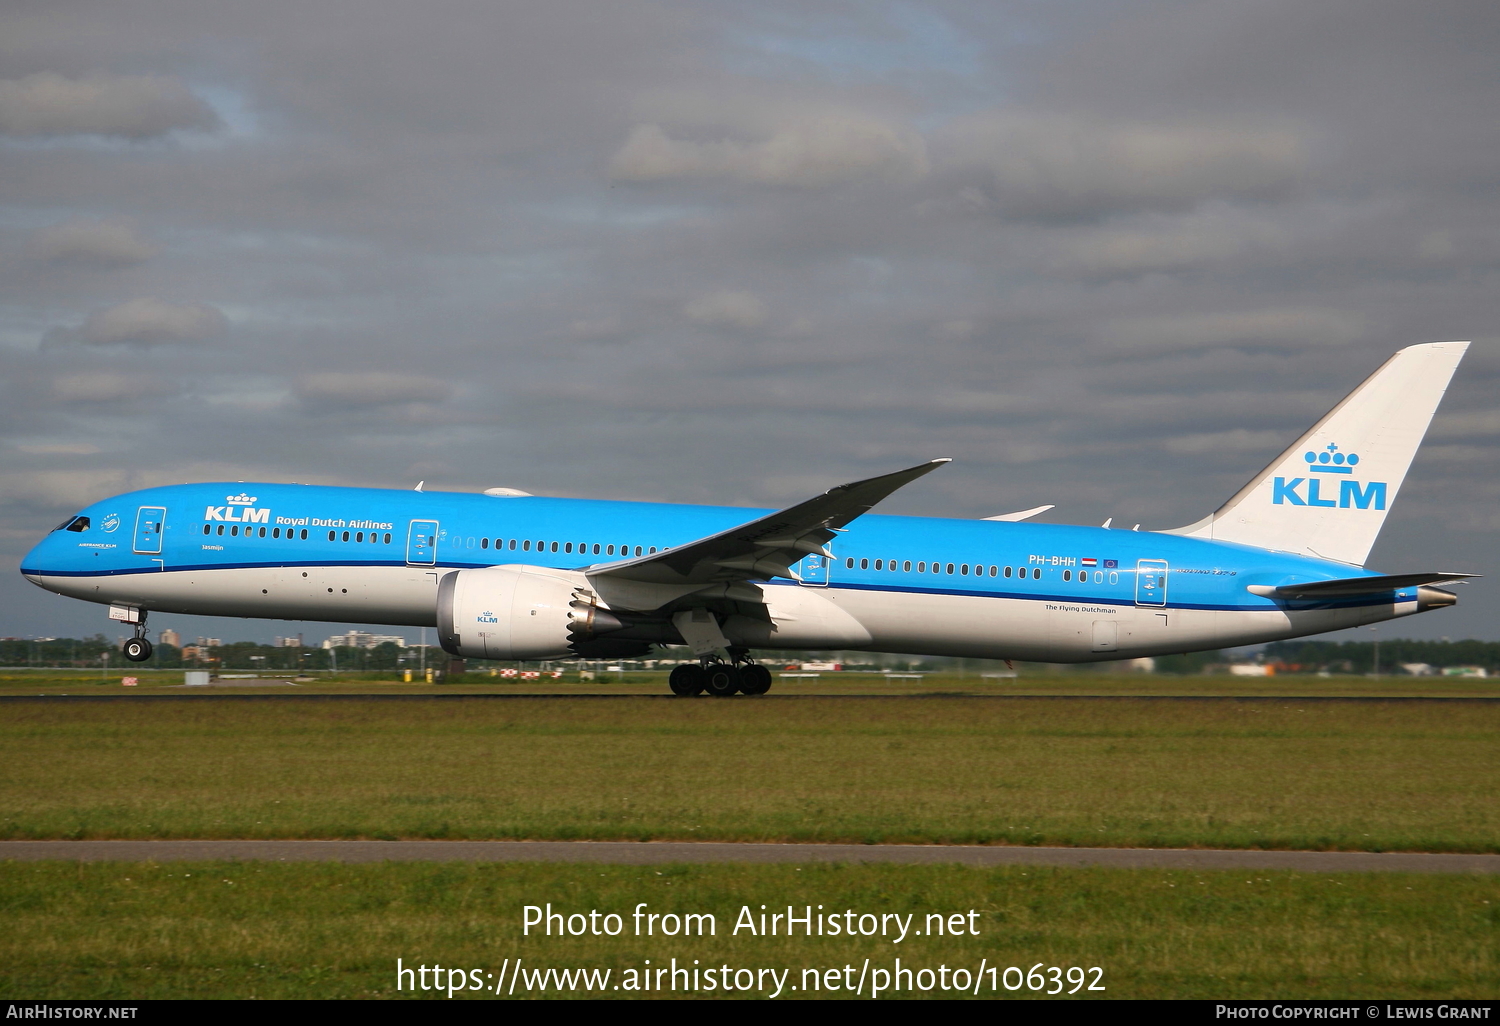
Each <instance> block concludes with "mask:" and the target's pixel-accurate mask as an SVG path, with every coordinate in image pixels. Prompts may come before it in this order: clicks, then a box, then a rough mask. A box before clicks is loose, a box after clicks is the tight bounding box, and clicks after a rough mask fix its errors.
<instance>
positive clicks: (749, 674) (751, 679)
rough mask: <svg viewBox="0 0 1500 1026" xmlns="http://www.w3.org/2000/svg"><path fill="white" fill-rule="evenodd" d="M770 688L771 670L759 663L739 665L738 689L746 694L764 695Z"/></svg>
mask: <svg viewBox="0 0 1500 1026" xmlns="http://www.w3.org/2000/svg"><path fill="white" fill-rule="evenodd" d="M770 690H771V671H770V670H768V669H766V668H765V667H764V666H762V665H760V664H759V663H749V664H747V665H745V666H741V667H740V691H741V693H743V694H746V695H764V694H765V693H766V692H767V691H770Z"/></svg>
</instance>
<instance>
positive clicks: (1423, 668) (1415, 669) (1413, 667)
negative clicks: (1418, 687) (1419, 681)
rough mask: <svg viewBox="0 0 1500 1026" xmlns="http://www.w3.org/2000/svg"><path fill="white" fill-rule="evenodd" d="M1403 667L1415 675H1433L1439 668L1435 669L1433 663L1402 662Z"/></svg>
mask: <svg viewBox="0 0 1500 1026" xmlns="http://www.w3.org/2000/svg"><path fill="white" fill-rule="evenodd" d="M1401 669H1403V670H1405V671H1406V672H1407V673H1409V674H1411V675H1412V676H1413V677H1431V676H1432V675H1433V674H1434V673H1436V672H1437V670H1435V669H1433V666H1432V664H1431V663H1402V664H1401Z"/></svg>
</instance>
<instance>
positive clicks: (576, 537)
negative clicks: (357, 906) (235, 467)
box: [21, 342, 1474, 695]
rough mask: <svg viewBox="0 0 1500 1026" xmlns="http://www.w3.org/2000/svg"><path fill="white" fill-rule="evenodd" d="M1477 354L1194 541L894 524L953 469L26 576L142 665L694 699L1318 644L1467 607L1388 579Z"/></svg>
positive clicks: (107, 560)
mask: <svg viewBox="0 0 1500 1026" xmlns="http://www.w3.org/2000/svg"><path fill="white" fill-rule="evenodd" d="M1467 346H1468V343H1465V342H1434V343H1428V344H1425V345H1417V346H1411V347H1409V348H1406V349H1403V350H1401V351H1400V352H1398V353H1397V354H1396V355H1395V356H1393V357H1391V359H1390V360H1388V361H1387V362H1386V363H1385V364H1384V365H1383V366H1382V367H1380V368H1379V369H1378V370H1377V371H1376V372H1375V373H1374V374H1372V375H1371V376H1370V377H1369V378H1368V379H1366V380H1365V381H1364V383H1363V384H1361V385H1360V386H1359V387H1358V388H1356V389H1355V390H1354V391H1353V392H1351V393H1350V394H1349V395H1348V396H1347V397H1346V398H1345V399H1344V400H1343V401H1342V402H1340V403H1339V404H1338V405H1337V406H1335V407H1334V408H1333V410H1332V411H1330V412H1329V413H1328V414H1327V415H1326V416H1324V417H1323V418H1322V419H1321V420H1319V421H1318V422H1317V423H1316V424H1315V425H1313V426H1312V428H1310V429H1309V430H1308V431H1307V432H1306V433H1304V434H1303V435H1302V437H1301V438H1299V439H1298V440H1297V441H1296V443H1295V444H1293V445H1292V446H1291V447H1290V448H1288V449H1287V450H1286V451H1285V452H1283V453H1282V454H1281V455H1280V456H1278V457H1277V458H1276V459H1275V460H1273V461H1272V463H1271V464H1270V466H1268V467H1266V469H1265V470H1263V471H1262V472H1261V473H1260V474H1258V475H1256V476H1255V477H1254V478H1253V479H1252V480H1251V481H1250V482H1249V483H1248V484H1247V485H1245V487H1244V488H1242V489H1240V491H1239V492H1237V493H1236V494H1235V495H1234V496H1233V497H1232V498H1230V499H1229V501H1228V502H1226V503H1225V504H1224V505H1223V506H1221V507H1220V508H1219V509H1218V510H1216V511H1215V512H1214V513H1212V514H1211V515H1209V516H1208V517H1206V518H1204V519H1203V520H1201V521H1199V522H1198V523H1195V524H1191V525H1189V526H1187V527H1182V528H1178V529H1176V530H1170V531H1133V530H1118V529H1113V530H1112V529H1109V528H1108V527H1079V526H1067V525H1053V524H1035V523H1025V522H1022V521H1023V520H1024V519H1025V517H1026V516H1028V515H1029V514H1032V513H1035V512H1037V511H1032V510H1028V511H1026V512H1024V513H1018V514H1011V515H1008V516H1001V517H993V518H990V519H986V520H954V519H942V518H927V517H902V516H884V515H878V514H871V513H870V512H869V511H870V509H871V508H872V507H873V506H875V505H876V504H877V503H878V502H880V501H881V500H882V499H884V498H885V497H886V496H887V495H889V494H891V493H892V492H893V491H895V490H896V489H897V488H900V487H901V486H903V485H905V484H908V483H910V482H912V481H915V480H916V479H917V478H919V477H921V476H923V475H924V474H927V473H930V472H931V471H933V470H936V469H937V468H938V467H940V466H942V465H943V464H945V463H947V462H948V461H947V460H941V459H940V460H932V461H931V462H927V463H923V464H921V465H919V466H915V467H911V468H909V469H907V470H901V471H898V472H896V473H893V474H887V475H884V476H882V477H874V478H869V479H868V480H864V481H857V482H854V483H852V484H847V485H841V486H839V487H837V488H833V489H831V490H830V491H828V492H826V493H825V494H823V495H819V496H817V497H816V498H812V499H809V500H807V501H806V502H803V503H800V504H798V505H795V506H792V507H790V508H788V509H783V510H779V511H775V512H771V511H764V510H747V509H742V508H736V507H724V506H685V505H667V504H657V503H640V502H609V501H601V500H593V499H561V498H542V497H538V496H531V495H526V494H524V493H518V492H514V491H511V490H508V489H494V490H492V491H491V492H488V493H485V494H459V493H451V492H450V493H445V492H424V491H391V490H381V489H367V488H333V487H317V486H307V485H289V484H245V483H242V482H234V483H229V484H226V483H210V484H190V485H175V486H172V487H164V488H152V489H147V490H144V491H138V492H132V493H130V494H127V495H119V496H116V497H114V498H111V499H107V500H104V501H102V502H97V503H94V504H93V505H91V506H89V507H88V508H87V509H85V510H83V511H81V512H80V513H78V514H77V515H76V516H72V517H69V518H68V520H67V521H65V522H64V523H63V524H61V525H60V526H59V527H58V528H57V529H56V530H54V531H53V532H52V533H51V534H49V535H48V536H47V537H46V538H45V539H44V540H43V541H42V542H41V543H40V544H38V545H37V546H36V548H34V549H33V550H32V551H31V552H30V553H29V554H28V555H27V556H26V558H25V561H24V563H23V565H22V568H21V572H22V573H23V574H25V575H26V577H27V578H28V579H29V580H31V581H33V582H34V583H36V584H38V585H40V586H41V587H43V588H46V589H48V590H50V591H55V592H57V593H59V594H62V595H69V596H73V597H75V598H80V599H84V600H86V601H90V602H98V603H100V604H103V605H108V606H109V607H110V616H111V617H113V618H114V619H116V620H120V621H123V622H125V623H128V624H132V625H134V634H135V636H134V637H132V638H131V639H130V640H128V641H127V642H126V643H125V655H126V657H127V658H129V659H133V660H143V659H146V658H149V657H150V654H151V643H150V641H149V640H148V639H147V632H146V617H147V614H148V612H150V611H161V612H173V613H203V614H212V615H218V616H239V617H265V618H277V619H306V620H329V621H340V622H363V623H385V624H405V625H411V626H429V627H432V626H435V627H437V629H438V633H439V636H440V638H441V640H442V645H443V647H444V648H445V649H447V650H448V651H449V652H451V653H453V654H454V655H458V656H468V657H473V658H480V659H515V660H533V659H560V658H567V657H584V658H618V657H628V656H633V655H644V654H645V653H646V652H648V651H649V650H650V649H651V647H652V646H653V645H687V646H689V647H690V648H691V649H692V651H693V653H694V654H695V656H696V657H697V662H689V663H684V664H683V665H681V666H679V667H678V668H677V669H676V670H675V671H674V672H673V674H672V678H671V683H672V689H673V690H674V691H675V692H677V693H678V694H699V693H702V692H704V691H707V692H709V693H711V694H715V695H733V694H735V693H736V692H743V693H746V694H758V693H763V692H765V691H766V690H767V689H768V688H769V687H770V685H771V677H770V674H769V673H768V672H767V671H766V670H765V668H764V667H762V666H761V665H759V664H758V663H756V662H755V660H754V659H753V658H752V653H753V651H754V650H755V649H757V648H775V649H783V650H785V649H804V650H829V649H862V650H865V651H875V652H904V653H921V654H930V655H948V656H972V657H985V658H999V659H1028V660H1041V661H1047V662H1088V661H1095V660H1107V659H1123V658H1131V657H1136V656H1148V655H1153V654H1160V653H1168V652H1185V651H1193V650H1197V649H1208V648H1220V647H1224V646H1233V645H1246V644H1251V643H1255V642H1262V641H1271V640H1275V639H1281V638H1293V637H1299V636H1302V635H1307V634H1317V633H1321V632H1324V631H1330V630H1337V629H1339V628H1345V627H1354V626H1359V625H1362V624H1371V623H1378V622H1380V621H1383V620H1389V619H1392V618H1394V617H1399V616H1408V615H1410V614H1412V613H1419V612H1422V611H1424V610H1428V609H1432V608H1435V607H1440V606H1449V605H1452V604H1453V603H1454V601H1455V598H1454V595H1453V593H1452V592H1449V591H1445V590H1443V589H1442V588H1440V587H1437V586H1438V585H1441V584H1445V583H1450V582H1454V581H1458V580H1462V579H1464V578H1466V577H1470V576H1474V575H1470V574H1463V573H1443V572H1422V573H1397V574H1383V573H1379V572H1377V571H1374V570H1370V569H1366V568H1365V565H1364V564H1365V561H1366V558H1367V556H1368V555H1369V552H1370V548H1371V546H1372V545H1373V544H1374V542H1375V538H1376V535H1377V534H1378V533H1379V531H1380V528H1381V525H1382V524H1383V523H1384V521H1385V517H1386V514H1387V513H1388V512H1389V510H1390V507H1391V504H1392V503H1393V502H1394V501H1395V498H1396V493H1397V491H1398V490H1399V488H1400V487H1401V482H1402V480H1403V478H1404V477H1405V476H1406V471H1407V468H1408V467H1409V466H1410V464H1411V461H1412V458H1413V456H1414V455H1415V454H1416V451H1417V447H1418V446H1419V445H1420V444H1421V441H1422V437H1423V436H1424V435H1425V434H1426V431H1427V426H1428V423H1429V422H1430V421H1431V419H1432V415H1433V413H1434V411H1435V410H1436V409H1437V405H1438V402H1439V401H1440V400H1441V398H1442V395H1443V392H1444V390H1445V389H1446V388H1447V385H1448V382H1449V380H1450V378H1451V377H1452V375H1453V372H1454V370H1455V369H1456V367H1457V366H1458V362H1459V360H1460V359H1461V358H1462V357H1463V354H1464V351H1465V350H1466V348H1467ZM1042 508H1043V509H1046V508H1050V507H1042Z"/></svg>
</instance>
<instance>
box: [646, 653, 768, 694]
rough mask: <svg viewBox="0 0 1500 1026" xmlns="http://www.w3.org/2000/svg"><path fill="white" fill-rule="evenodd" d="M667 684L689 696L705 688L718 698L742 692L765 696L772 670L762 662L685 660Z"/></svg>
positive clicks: (675, 690)
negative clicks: (702, 661) (686, 661)
mask: <svg viewBox="0 0 1500 1026" xmlns="http://www.w3.org/2000/svg"><path fill="white" fill-rule="evenodd" d="M667 683H668V684H669V685H670V686H671V688H672V694H674V695H681V696H682V697H684V698H687V697H689V696H692V695H701V694H703V693H704V692H705V691H706V692H708V693H709V694H710V695H713V696H714V697H715V698H729V697H730V696H731V695H734V694H735V693H736V692H738V693H739V694H742V695H764V694H765V693H766V692H767V691H770V690H771V671H770V670H768V669H766V668H765V667H764V666H762V665H760V664H759V663H752V662H749V661H748V660H747V661H744V662H740V663H738V664H734V663H725V662H720V661H717V660H715V661H711V662H705V663H702V664H698V663H683V664H682V665H680V666H678V667H676V668H675V669H673V671H672V676H671V677H669V678H668V681H667Z"/></svg>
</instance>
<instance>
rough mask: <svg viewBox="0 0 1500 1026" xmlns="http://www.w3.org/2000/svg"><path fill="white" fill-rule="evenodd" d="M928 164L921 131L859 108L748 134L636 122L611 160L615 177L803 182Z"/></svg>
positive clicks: (897, 176) (917, 170)
mask: <svg viewBox="0 0 1500 1026" xmlns="http://www.w3.org/2000/svg"><path fill="white" fill-rule="evenodd" d="M927 170H928V165H927V150H926V145H925V144H924V142H923V140H922V137H921V136H920V135H918V134H917V133H916V132H914V131H912V130H911V129H909V128H904V127H902V126H899V125H894V124H891V123H889V122H886V121H882V120H880V119H877V118H873V117H868V116H862V115H857V114H842V115H825V116H823V117H816V118H804V119H800V120H798V121H796V122H795V123H793V124H789V125H785V126H783V127H780V128H778V129H776V130H775V131H774V132H773V133H772V134H771V135H770V136H769V137H768V138H764V139H759V140H755V141H750V142H744V141H738V140H733V139H719V140H712V141H704V142H695V141H692V140H688V139H673V138H671V137H669V136H668V135H667V133H666V132H665V131H664V130H663V129H662V127H661V126H660V125H637V126H636V127H635V128H634V129H632V131H631V133H630V137H629V138H628V139H626V140H625V144H624V145H623V146H622V147H621V148H620V149H619V150H618V151H617V152H616V153H615V155H614V157H613V158H612V159H611V160H610V173H611V174H612V175H613V176H614V177H615V178H616V179H618V180H620V181H628V182H652V181H663V180H670V179H674V178H688V179H692V178H727V179H733V180H737V181H741V182H749V183H753V184H756V185H786V186H800V187H804V188H815V187H818V186H826V185H836V184H840V183H843V182H850V181H857V180H859V179H862V178H877V179H883V180H887V181H897V182H903V181H913V180H916V179H918V178H921V177H922V176H923V175H925V174H926V173H927Z"/></svg>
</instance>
